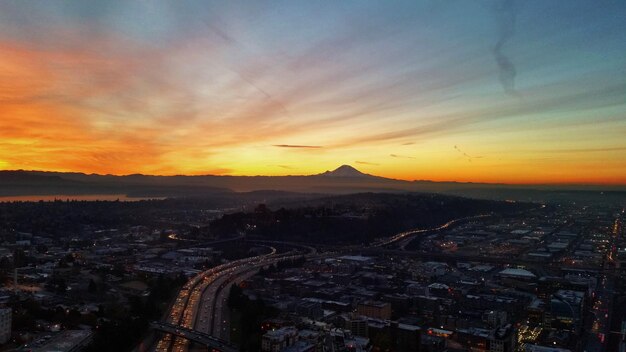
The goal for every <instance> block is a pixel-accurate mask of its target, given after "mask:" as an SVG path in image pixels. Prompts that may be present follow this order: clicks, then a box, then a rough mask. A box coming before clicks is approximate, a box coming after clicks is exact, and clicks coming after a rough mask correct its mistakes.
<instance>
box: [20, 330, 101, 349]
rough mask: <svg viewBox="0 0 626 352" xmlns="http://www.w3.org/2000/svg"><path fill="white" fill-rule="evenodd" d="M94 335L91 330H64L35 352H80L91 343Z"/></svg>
mask: <svg viewBox="0 0 626 352" xmlns="http://www.w3.org/2000/svg"><path fill="white" fill-rule="evenodd" d="M92 337H93V333H92V332H91V331H89V330H64V331H63V332H61V333H59V334H58V335H56V336H54V337H53V338H52V339H50V341H48V342H47V343H46V344H45V345H43V346H41V347H37V348H34V349H33V350H32V351H33V352H49V351H55V352H78V351H82V350H83V349H84V348H85V347H87V345H89V343H90V342H91V340H92Z"/></svg>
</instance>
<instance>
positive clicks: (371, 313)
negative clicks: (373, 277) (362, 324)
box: [356, 301, 391, 320]
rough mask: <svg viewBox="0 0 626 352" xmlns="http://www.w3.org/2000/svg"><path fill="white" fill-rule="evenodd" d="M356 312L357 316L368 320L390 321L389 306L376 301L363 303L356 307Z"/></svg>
mask: <svg viewBox="0 0 626 352" xmlns="http://www.w3.org/2000/svg"><path fill="white" fill-rule="evenodd" d="M356 312H357V313H358V314H359V315H364V316H366V317H370V318H375V319H381V320H389V319H391V304H389V303H386V302H378V301H365V302H361V303H359V304H358V305H357V307H356Z"/></svg>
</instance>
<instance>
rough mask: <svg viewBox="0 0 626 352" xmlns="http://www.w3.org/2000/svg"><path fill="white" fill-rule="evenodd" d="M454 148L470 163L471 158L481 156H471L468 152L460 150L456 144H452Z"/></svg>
mask: <svg viewBox="0 0 626 352" xmlns="http://www.w3.org/2000/svg"><path fill="white" fill-rule="evenodd" d="M454 149H456V151H457V152H459V153H461V154H462V155H463V156H464V157H465V158H467V161H469V162H470V163H471V162H472V159H482V156H471V155H469V154H467V153H466V152H464V151H462V150H461V148H459V147H458V146H456V145H455V146H454Z"/></svg>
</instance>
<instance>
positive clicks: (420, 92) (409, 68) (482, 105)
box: [0, 0, 626, 185]
mask: <svg viewBox="0 0 626 352" xmlns="http://www.w3.org/2000/svg"><path fill="white" fill-rule="evenodd" d="M444 4H445V5H444ZM492 5H493V4H492V2H490V1H485V2H474V1H455V2H449V3H448V2H439V1H406V2H387V1H381V2H371V3H370V2H361V1H355V2H336V1H328V2H291V1H289V2H280V3H272V4H271V5H270V4H269V3H265V2H263V3H257V2H249V3H246V4H245V5H244V4H242V3H238V2H234V1H233V2H231V1H229V2H215V3H208V2H205V1H197V2H177V1H172V2H161V1H133V2H116V1H106V2H100V1H76V2H66V1H45V2H35V1H3V2H1V3H0V169H3V170H16V169H27V170H50V171H77V172H85V173H100V174H108V173H110V174H133V173H144V174H159V175H173V174H192V175H198V174H215V175H289V174H291V175H294V174H315V173H320V172H323V171H325V170H328V169H334V168H335V167H337V166H339V165H341V164H350V165H353V166H354V167H356V168H358V169H359V170H362V171H363V172H366V173H370V174H375V175H380V176H385V177H392V178H400V179H407V180H414V179H422V180H454V181H473V182H500V183H533V184H534V183H593V184H621V185H624V184H626V55H624V53H626V40H625V36H624V33H626V21H625V20H624V16H623V13H625V12H626V3H625V2H623V1H607V2H606V4H605V5H603V6H596V4H595V2H594V1H567V2H550V1H540V0H536V1H524V2H520V3H519V4H518V6H517V7H516V8H515V9H505V10H503V9H500V8H494V6H492ZM503 11H508V12H506V13H504V15H503V13H502V12H503ZM617 14H622V15H617ZM502 16H505V18H503V17H502ZM506 16H514V17H513V19H514V23H513V25H514V32H513V33H512V35H510V38H508V37H507V38H505V39H506V43H505V44H504V46H503V47H502V52H503V53H504V54H506V58H507V59H508V60H510V61H511V63H512V64H514V65H515V66H514V67H513V71H510V72H508V74H509V75H510V77H508V78H507V77H504V78H503V74H504V75H505V74H507V72H506V70H505V72H501V71H502V70H503V67H499V66H498V61H497V56H496V59H494V49H493V48H494V45H495V44H496V43H497V42H498V38H499V36H500V37H501V36H502V34H499V33H500V31H501V30H502V29H501V28H499V26H502V24H501V22H502V21H503V20H504V21H505V20H507V18H506ZM501 39H502V38H501ZM505 68H506V67H505ZM505 79H509V81H506V80H505ZM510 80H514V85H513V83H512V82H510Z"/></svg>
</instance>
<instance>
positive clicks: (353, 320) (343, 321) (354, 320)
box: [338, 314, 369, 337]
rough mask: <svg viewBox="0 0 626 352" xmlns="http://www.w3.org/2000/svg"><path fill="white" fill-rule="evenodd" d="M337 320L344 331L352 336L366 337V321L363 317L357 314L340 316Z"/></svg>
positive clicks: (367, 332)
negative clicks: (348, 331) (347, 331)
mask: <svg viewBox="0 0 626 352" xmlns="http://www.w3.org/2000/svg"><path fill="white" fill-rule="evenodd" d="M338 319H339V321H338V322H339V325H340V326H341V327H342V328H344V329H346V330H350V332H352V334H353V335H356V336H364V337H367V336H368V334H369V330H368V321H367V318H365V317H364V316H360V315H358V314H342V315H341V316H340V317H338Z"/></svg>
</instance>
